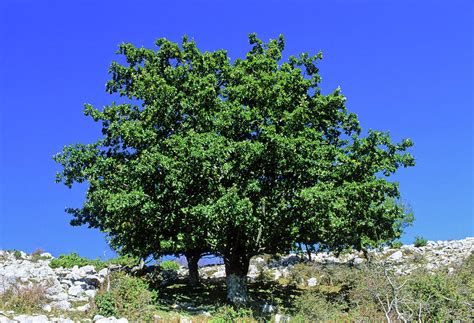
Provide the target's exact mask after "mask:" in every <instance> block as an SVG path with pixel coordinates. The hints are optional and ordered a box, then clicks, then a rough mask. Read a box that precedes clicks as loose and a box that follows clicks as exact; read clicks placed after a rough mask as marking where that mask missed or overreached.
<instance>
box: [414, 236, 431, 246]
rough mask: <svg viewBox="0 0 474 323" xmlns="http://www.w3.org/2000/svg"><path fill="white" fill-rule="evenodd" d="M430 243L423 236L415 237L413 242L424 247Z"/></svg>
mask: <svg viewBox="0 0 474 323" xmlns="http://www.w3.org/2000/svg"><path fill="white" fill-rule="evenodd" d="M427 243H428V240H426V239H425V238H423V237H418V236H417V237H415V242H414V243H413V244H414V245H415V247H424V246H426V244H427Z"/></svg>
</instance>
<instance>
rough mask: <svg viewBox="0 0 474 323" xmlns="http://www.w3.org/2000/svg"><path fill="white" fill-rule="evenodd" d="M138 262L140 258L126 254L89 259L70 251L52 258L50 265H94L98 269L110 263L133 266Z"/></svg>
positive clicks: (54, 266) (55, 266)
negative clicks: (107, 258) (102, 258)
mask: <svg viewBox="0 0 474 323" xmlns="http://www.w3.org/2000/svg"><path fill="white" fill-rule="evenodd" d="M137 263H138V258H135V257H132V256H129V255H125V256H120V257H117V258H112V259H109V260H106V261H103V260H100V259H88V258H84V257H81V256H79V255H78V254H77V253H74V252H73V253H70V254H67V255H60V256H59V257H58V258H55V259H53V260H51V262H50V264H49V266H50V267H51V268H59V267H63V268H72V267H74V266H78V267H82V266H87V265H91V266H94V267H95V269H96V270H100V269H102V268H106V267H108V266H109V265H121V266H128V267H132V266H134V265H136V264H137Z"/></svg>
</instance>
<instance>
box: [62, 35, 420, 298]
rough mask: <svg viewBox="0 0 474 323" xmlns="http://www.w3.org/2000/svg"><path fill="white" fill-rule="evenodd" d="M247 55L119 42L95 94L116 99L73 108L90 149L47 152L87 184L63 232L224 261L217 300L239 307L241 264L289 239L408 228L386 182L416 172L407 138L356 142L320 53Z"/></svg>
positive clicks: (328, 242) (360, 239)
mask: <svg viewBox="0 0 474 323" xmlns="http://www.w3.org/2000/svg"><path fill="white" fill-rule="evenodd" d="M249 40H250V45H251V49H250V51H249V52H248V53H247V55H246V57H245V58H241V59H235V60H231V59H230V58H229V56H228V55H227V52H226V51H225V50H217V51H213V52H202V51H200V50H199V49H198V48H197V46H196V44H195V43H194V41H189V40H188V39H187V38H186V37H184V38H183V41H182V43H181V44H177V43H174V42H171V41H169V40H166V39H159V40H158V41H157V42H156V45H157V49H155V50H152V49H145V48H136V47H135V46H133V45H131V44H121V45H120V47H119V51H118V53H119V54H121V55H123V56H124V58H125V60H126V62H125V63H123V64H119V63H117V62H113V63H112V64H111V66H110V74H111V79H110V81H109V82H108V83H107V91H108V92H109V93H111V94H118V95H119V96H120V97H122V98H121V101H122V102H124V103H120V104H117V103H112V104H111V105H109V106H106V107H104V108H103V109H96V108H94V107H93V106H91V105H86V107H85V114H86V115H87V116H90V117H91V118H92V119H93V120H94V121H97V122H100V123H101V125H102V137H101V139H100V140H98V141H97V142H95V143H91V144H78V145H71V146H66V147H65V148H64V150H63V151H62V152H61V153H59V154H58V155H56V156H55V159H56V161H57V162H59V163H60V164H61V165H62V170H61V172H59V173H58V177H57V180H58V181H59V182H63V183H64V184H66V185H68V186H71V185H72V184H73V183H74V182H79V183H80V182H86V183H87V184H88V190H87V193H86V196H85V201H84V204H83V206H82V207H80V208H75V209H69V212H70V213H71V214H72V215H73V220H72V224H73V225H82V224H87V225H89V226H90V227H93V228H99V229H101V230H102V231H104V232H106V233H107V234H108V236H109V238H110V241H111V243H112V245H113V246H115V247H116V248H117V249H118V250H120V251H122V252H125V253H131V254H134V255H138V256H141V257H147V256H149V255H153V256H155V257H157V256H161V255H163V254H166V253H174V254H184V255H187V256H189V257H188V259H191V258H192V259H194V260H191V262H193V261H195V264H196V267H195V269H196V271H195V272H197V260H196V259H199V257H200V256H201V255H202V254H203V253H205V252H211V253H214V254H216V255H219V256H222V257H223V259H224V263H225V271H226V280H227V295H228V300H229V301H230V302H232V303H234V304H239V303H245V302H246V301H247V300H248V293H247V287H246V275H247V273H248V268H249V262H250V258H251V257H252V256H255V255H257V254H260V253H277V252H287V251H289V250H292V249H293V248H294V246H295V244H297V243H306V244H319V245H321V246H324V247H325V248H328V249H336V250H340V249H342V248H347V247H353V248H357V249H363V248H368V247H373V246H376V245H379V244H381V243H387V242H389V241H391V240H393V239H395V238H397V237H399V235H400V233H401V229H402V228H403V225H404V224H406V223H407V222H409V221H410V218H409V216H408V215H407V213H406V212H405V210H404V209H403V208H402V207H401V206H400V205H399V204H398V203H394V201H395V200H396V199H398V198H399V189H398V186H397V184H396V183H394V182H391V181H389V176H390V175H391V174H393V173H394V172H395V171H396V170H397V169H398V168H399V167H407V166H413V165H414V159H413V157H412V156H411V155H410V154H409V153H407V152H406V150H407V148H409V147H410V146H412V142H411V141H410V140H408V139H407V140H403V141H401V142H400V143H393V142H392V141H391V139H390V136H389V135H388V134H387V133H383V132H377V131H369V132H368V134H367V135H366V136H363V135H362V134H361V128H360V125H359V122H358V120H357V117H356V115H355V114H353V113H349V112H348V111H347V109H346V107H345V101H346V98H345V97H344V96H343V95H342V93H341V91H340V89H336V90H334V91H333V92H332V93H330V94H327V95H324V94H322V93H321V89H320V87H319V83H320V76H319V73H318V72H319V70H318V67H317V62H318V61H319V60H320V59H321V58H322V55H321V53H318V54H316V55H314V56H311V55H309V54H307V53H303V54H300V55H299V56H297V57H295V56H289V57H288V58H287V59H283V58H282V52H283V50H284V39H283V37H282V36H280V37H279V38H278V39H276V40H270V41H269V42H268V43H264V42H262V41H261V40H260V39H258V38H257V37H256V35H255V34H251V35H250V36H249Z"/></svg>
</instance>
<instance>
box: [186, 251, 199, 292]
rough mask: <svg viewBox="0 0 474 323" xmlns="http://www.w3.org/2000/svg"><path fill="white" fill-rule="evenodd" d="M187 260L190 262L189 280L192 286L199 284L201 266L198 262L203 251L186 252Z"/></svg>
mask: <svg viewBox="0 0 474 323" xmlns="http://www.w3.org/2000/svg"><path fill="white" fill-rule="evenodd" d="M185 256H186V261H187V262H188V271H189V274H188V282H189V285H191V286H197V285H199V266H198V262H199V259H200V258H201V252H198V251H189V252H187V253H185Z"/></svg>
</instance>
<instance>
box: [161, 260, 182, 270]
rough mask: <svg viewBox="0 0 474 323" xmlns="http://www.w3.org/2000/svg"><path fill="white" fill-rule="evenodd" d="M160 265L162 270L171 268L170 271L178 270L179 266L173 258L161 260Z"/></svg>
mask: <svg viewBox="0 0 474 323" xmlns="http://www.w3.org/2000/svg"><path fill="white" fill-rule="evenodd" d="M160 267H161V269H162V270H171V271H178V270H179V268H180V266H179V264H178V263H177V262H176V261H173V260H165V261H163V262H161V263H160Z"/></svg>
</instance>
